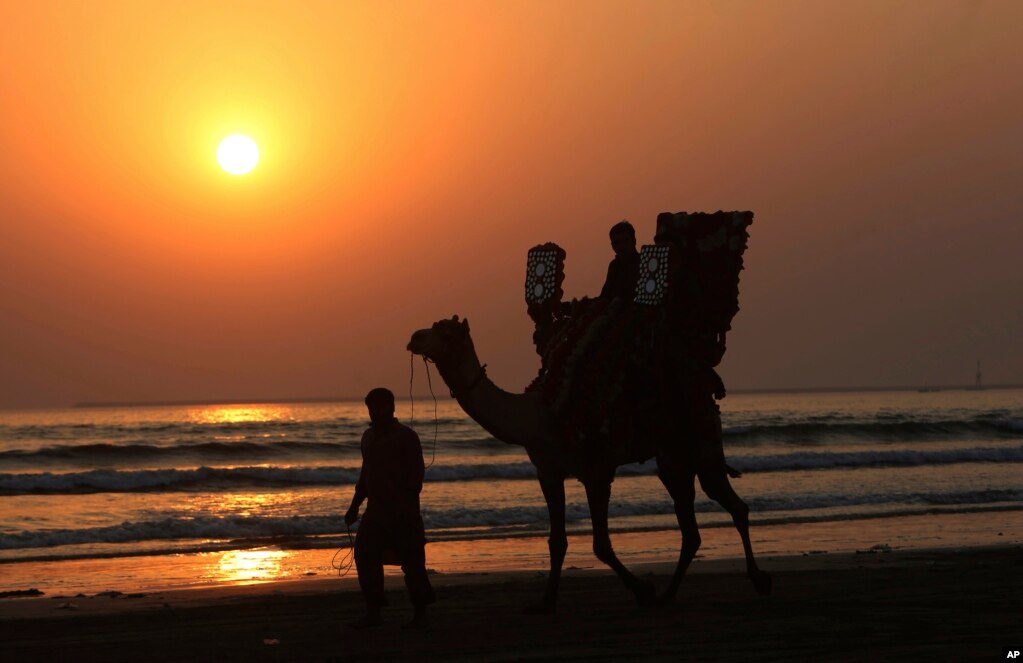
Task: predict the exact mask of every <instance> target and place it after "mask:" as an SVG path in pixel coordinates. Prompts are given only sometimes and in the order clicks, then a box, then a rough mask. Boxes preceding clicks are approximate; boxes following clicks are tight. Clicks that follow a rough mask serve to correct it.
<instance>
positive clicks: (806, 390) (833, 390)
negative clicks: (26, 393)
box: [72, 384, 1023, 408]
mask: <svg viewBox="0 0 1023 663" xmlns="http://www.w3.org/2000/svg"><path fill="white" fill-rule="evenodd" d="M1000 389H1023V384H992V385H985V386H984V387H983V388H981V389H980V390H979V391H995V390H1000ZM886 391H888V392H894V391H919V392H941V391H978V389H977V388H976V387H975V386H973V385H968V384H958V385H936V386H930V385H920V386H903V387H803V388H793V387H771V388H759V389H739V388H736V389H729V390H728V393H730V394H736V395H740V394H829V393H830V394H840V393H859V392H862V393H870V392H886ZM415 397H416V398H417V399H418V398H430V395H429V394H416V395H415ZM398 399H399V400H406V399H405V398H403V397H402V396H401V395H398ZM361 400H362V397H361V396H318V397H309V398H235V399H215V400H167V401H82V402H80V403H75V404H74V405H72V407H73V408H104V407H177V406H185V405H192V406H203V405H272V404H281V405H292V404H309V403H350V402H352V401H361Z"/></svg>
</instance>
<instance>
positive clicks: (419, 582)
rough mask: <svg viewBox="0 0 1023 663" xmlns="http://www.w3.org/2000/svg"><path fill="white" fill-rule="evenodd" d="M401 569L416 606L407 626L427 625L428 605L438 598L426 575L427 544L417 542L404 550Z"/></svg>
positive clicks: (413, 603)
mask: <svg viewBox="0 0 1023 663" xmlns="http://www.w3.org/2000/svg"><path fill="white" fill-rule="evenodd" d="M402 552H403V554H402V560H401V570H402V572H403V573H404V574H405V587H407V588H408V593H409V598H410V599H411V600H412V606H413V607H414V608H415V616H413V617H412V621H410V622H409V623H408V624H406V625H405V626H406V628H422V627H424V626H426V606H428V605H430V604H431V603H433V602H434V601H436V600H437V597H436V595H434V593H433V586H431V585H430V578H429V577H428V576H427V575H426V544H425V543H423V542H419V543H417V545H414V546H412V547H410V549H408V550H405V551H402Z"/></svg>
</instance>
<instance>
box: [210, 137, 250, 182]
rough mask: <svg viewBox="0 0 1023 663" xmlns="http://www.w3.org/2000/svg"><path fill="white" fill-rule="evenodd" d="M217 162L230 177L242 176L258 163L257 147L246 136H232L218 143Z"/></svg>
mask: <svg viewBox="0 0 1023 663" xmlns="http://www.w3.org/2000/svg"><path fill="white" fill-rule="evenodd" d="M217 161H218V162H219V163H220V167H221V168H223V169H224V170H226V171H227V172H229V173H231V174H232V175H244V174H245V173H247V172H249V171H251V170H252V169H253V168H255V167H256V164H257V163H259V146H258V145H256V141H254V140H252V139H251V138H249V137H248V136H245V135H242V134H232V135H230V136H228V137H227V138H225V139H224V140H222V141H220V147H218V148H217Z"/></svg>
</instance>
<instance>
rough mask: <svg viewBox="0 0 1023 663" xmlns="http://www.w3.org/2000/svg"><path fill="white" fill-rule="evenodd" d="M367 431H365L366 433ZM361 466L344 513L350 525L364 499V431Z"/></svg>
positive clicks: (357, 514) (356, 516)
mask: <svg viewBox="0 0 1023 663" xmlns="http://www.w3.org/2000/svg"><path fill="white" fill-rule="evenodd" d="M368 432H369V431H367V433H368ZM360 447H361V448H362V467H360V468H359V480H358V481H356V482H355V494H354V495H352V504H351V506H349V507H348V512H347V513H346V514H345V524H346V525H351V524H352V523H354V522H355V521H356V520H358V519H359V507H361V506H362V503H363V502H364V501H365V500H366V478H365V472H363V470H364V469H365V468H366V433H364V434H363V435H362V443H361V444H360Z"/></svg>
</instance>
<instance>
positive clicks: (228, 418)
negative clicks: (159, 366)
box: [189, 405, 294, 424]
mask: <svg viewBox="0 0 1023 663" xmlns="http://www.w3.org/2000/svg"><path fill="white" fill-rule="evenodd" d="M189 416H190V418H191V419H192V421H194V422H196V423H200V424H240V423H266V422H270V421H291V420H293V419H294V416H293V413H292V411H291V408H287V407H281V406H279V405H210V406H206V407H202V408H198V409H195V410H192V411H191V412H189Z"/></svg>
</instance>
